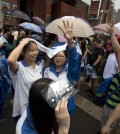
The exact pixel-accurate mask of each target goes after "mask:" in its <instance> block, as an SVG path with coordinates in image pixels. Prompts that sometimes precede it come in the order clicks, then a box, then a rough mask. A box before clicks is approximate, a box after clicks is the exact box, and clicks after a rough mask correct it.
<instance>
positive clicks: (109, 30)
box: [106, 23, 114, 35]
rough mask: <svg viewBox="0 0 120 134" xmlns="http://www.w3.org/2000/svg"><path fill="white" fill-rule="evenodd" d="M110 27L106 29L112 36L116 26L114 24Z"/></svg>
mask: <svg viewBox="0 0 120 134" xmlns="http://www.w3.org/2000/svg"><path fill="white" fill-rule="evenodd" d="M108 26H109V27H106V29H107V32H108V33H109V34H110V35H112V34H114V26H113V25H112V24H110V23H109V24H108Z"/></svg>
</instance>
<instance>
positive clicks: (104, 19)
mask: <svg viewBox="0 0 120 134" xmlns="http://www.w3.org/2000/svg"><path fill="white" fill-rule="evenodd" d="M113 8H114V5H113V2H112V1H111V0H94V1H93V2H91V7H90V11H89V20H88V21H89V23H90V24H91V25H92V26H95V25H97V24H100V23H108V22H111V20H112V17H113V16H112V14H113V10H114V9H113ZM91 16H92V17H91Z"/></svg>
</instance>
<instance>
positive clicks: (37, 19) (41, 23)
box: [32, 17, 45, 25]
mask: <svg viewBox="0 0 120 134" xmlns="http://www.w3.org/2000/svg"><path fill="white" fill-rule="evenodd" d="M32 19H33V21H34V22H36V23H37V24H39V25H43V24H45V22H44V20H42V19H41V18H39V17H32Z"/></svg>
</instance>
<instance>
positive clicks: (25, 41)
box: [20, 38, 30, 45]
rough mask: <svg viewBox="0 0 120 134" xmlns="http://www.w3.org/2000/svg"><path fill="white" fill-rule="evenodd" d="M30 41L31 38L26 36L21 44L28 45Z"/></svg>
mask: <svg viewBox="0 0 120 134" xmlns="http://www.w3.org/2000/svg"><path fill="white" fill-rule="evenodd" d="M29 41H30V38H24V39H22V40H21V41H20V44H24V45H26V44H27V43H28V42H29Z"/></svg>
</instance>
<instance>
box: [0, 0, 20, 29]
mask: <svg viewBox="0 0 120 134" xmlns="http://www.w3.org/2000/svg"><path fill="white" fill-rule="evenodd" d="M17 3H18V2H17V0H0V27H2V26H3V24H11V25H17V23H18V20H17V19H16V18H13V17H11V16H10V10H12V9H16V8H17V7H18V6H17Z"/></svg>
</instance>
